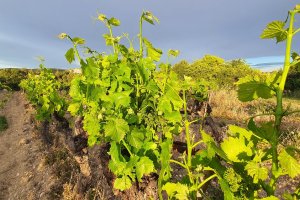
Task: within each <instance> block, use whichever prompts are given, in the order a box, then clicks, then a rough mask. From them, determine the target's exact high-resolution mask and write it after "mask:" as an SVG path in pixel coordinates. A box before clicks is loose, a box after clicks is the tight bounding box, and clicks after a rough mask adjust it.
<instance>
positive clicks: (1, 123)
mask: <svg viewBox="0 0 300 200" xmlns="http://www.w3.org/2000/svg"><path fill="white" fill-rule="evenodd" d="M7 128H8V123H7V120H6V118H5V116H0V131H4V130H6V129H7Z"/></svg>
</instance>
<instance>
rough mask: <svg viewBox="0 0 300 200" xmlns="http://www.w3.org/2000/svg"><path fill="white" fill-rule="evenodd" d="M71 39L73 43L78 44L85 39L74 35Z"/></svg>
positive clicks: (82, 42)
mask: <svg viewBox="0 0 300 200" xmlns="http://www.w3.org/2000/svg"><path fill="white" fill-rule="evenodd" d="M72 40H73V42H74V43H75V44H80V45H82V44H84V43H85V40H84V39H82V38H80V37H74V38H73V39H72Z"/></svg>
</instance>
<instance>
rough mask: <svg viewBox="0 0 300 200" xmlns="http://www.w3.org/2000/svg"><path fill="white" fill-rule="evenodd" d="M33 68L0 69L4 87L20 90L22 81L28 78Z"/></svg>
mask: <svg viewBox="0 0 300 200" xmlns="http://www.w3.org/2000/svg"><path fill="white" fill-rule="evenodd" d="M29 72H32V70H27V69H0V83H1V85H2V86H3V87H2V88H3V89H12V90H20V86H19V84H20V82H21V81H22V80H23V79H26V77H27V74H28V73H29Z"/></svg>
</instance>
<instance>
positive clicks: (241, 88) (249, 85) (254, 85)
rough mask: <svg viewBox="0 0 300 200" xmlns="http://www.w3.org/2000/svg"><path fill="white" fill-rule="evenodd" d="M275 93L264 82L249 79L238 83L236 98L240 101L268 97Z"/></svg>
mask: <svg viewBox="0 0 300 200" xmlns="http://www.w3.org/2000/svg"><path fill="white" fill-rule="evenodd" d="M274 95H275V91H273V90H272V89H271V88H270V86H268V85H267V84H266V83H264V82H257V81H254V80H253V81H249V82H245V83H241V84H239V83H238V98H239V100H240V101H242V102H247V101H252V100H255V99H258V98H259V97H260V98H263V99H269V98H271V97H273V96H274Z"/></svg>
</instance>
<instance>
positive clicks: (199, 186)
mask: <svg viewBox="0 0 300 200" xmlns="http://www.w3.org/2000/svg"><path fill="white" fill-rule="evenodd" d="M215 177H218V175H217V174H213V175H211V176H210V177H208V178H207V179H205V180H204V181H203V182H201V183H200V184H199V185H198V187H197V188H198V190H199V189H200V188H201V187H202V186H203V185H204V184H205V183H207V182H208V181H210V180H211V179H213V178H215Z"/></svg>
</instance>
